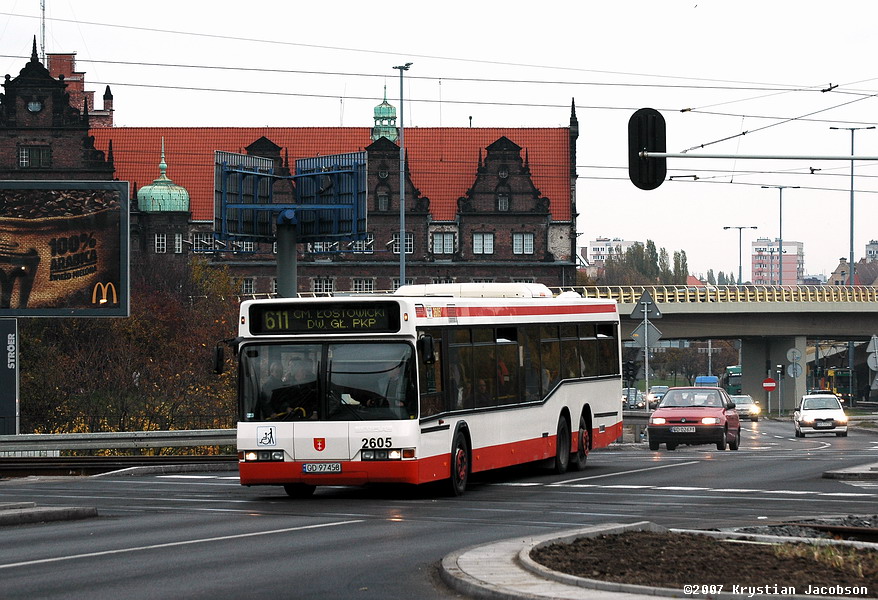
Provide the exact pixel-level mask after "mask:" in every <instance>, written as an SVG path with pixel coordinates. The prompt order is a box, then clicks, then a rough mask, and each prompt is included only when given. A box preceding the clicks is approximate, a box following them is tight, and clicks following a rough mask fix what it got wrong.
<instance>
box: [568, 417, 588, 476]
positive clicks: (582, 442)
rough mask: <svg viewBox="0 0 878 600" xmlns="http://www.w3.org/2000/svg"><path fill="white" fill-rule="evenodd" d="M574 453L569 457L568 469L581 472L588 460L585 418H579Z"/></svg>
mask: <svg viewBox="0 0 878 600" xmlns="http://www.w3.org/2000/svg"><path fill="white" fill-rule="evenodd" d="M576 440H577V444H576V452H574V453H573V454H571V455H570V468H571V469H572V470H574V471H581V470H582V469H584V468H585V461H586V460H588V429H587V426H586V422H585V417H579V431H578V432H577V433H576Z"/></svg>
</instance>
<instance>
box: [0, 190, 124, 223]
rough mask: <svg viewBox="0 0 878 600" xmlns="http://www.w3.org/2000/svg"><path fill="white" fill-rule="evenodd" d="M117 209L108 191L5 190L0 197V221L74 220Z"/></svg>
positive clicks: (115, 195)
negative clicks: (68, 218)
mask: <svg viewBox="0 0 878 600" xmlns="http://www.w3.org/2000/svg"><path fill="white" fill-rule="evenodd" d="M118 207H119V195H118V194H117V193H116V192H113V191H108V190H72V189H71V190H4V191H3V192H2V193H0V218H11V219H45V218H50V217H73V216H79V215H90V214H93V213H96V212H99V211H102V210H106V209H109V208H118Z"/></svg>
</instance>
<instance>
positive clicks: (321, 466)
mask: <svg viewBox="0 0 878 600" xmlns="http://www.w3.org/2000/svg"><path fill="white" fill-rule="evenodd" d="M302 473H341V463H337V462H335V463H304V464H302Z"/></svg>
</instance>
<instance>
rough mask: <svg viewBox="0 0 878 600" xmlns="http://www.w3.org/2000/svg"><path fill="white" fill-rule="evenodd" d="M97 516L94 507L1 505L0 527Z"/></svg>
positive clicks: (29, 503)
mask: <svg viewBox="0 0 878 600" xmlns="http://www.w3.org/2000/svg"><path fill="white" fill-rule="evenodd" d="M96 516H98V509H97V508H95V507H93V506H52V507H39V506H37V505H36V504H35V503H33V502H20V503H17V504H0V526H4V525H23V524H25V523H48V522H50V521H73V520H77V519H90V518H92V517H96Z"/></svg>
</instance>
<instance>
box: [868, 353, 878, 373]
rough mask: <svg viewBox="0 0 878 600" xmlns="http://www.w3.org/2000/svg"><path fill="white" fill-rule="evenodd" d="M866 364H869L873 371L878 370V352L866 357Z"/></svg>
mask: <svg viewBox="0 0 878 600" xmlns="http://www.w3.org/2000/svg"><path fill="white" fill-rule="evenodd" d="M866 364H867V365H869V368H870V369H872V370H873V371H878V354H874V353H873V354H869V356H867V357H866Z"/></svg>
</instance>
